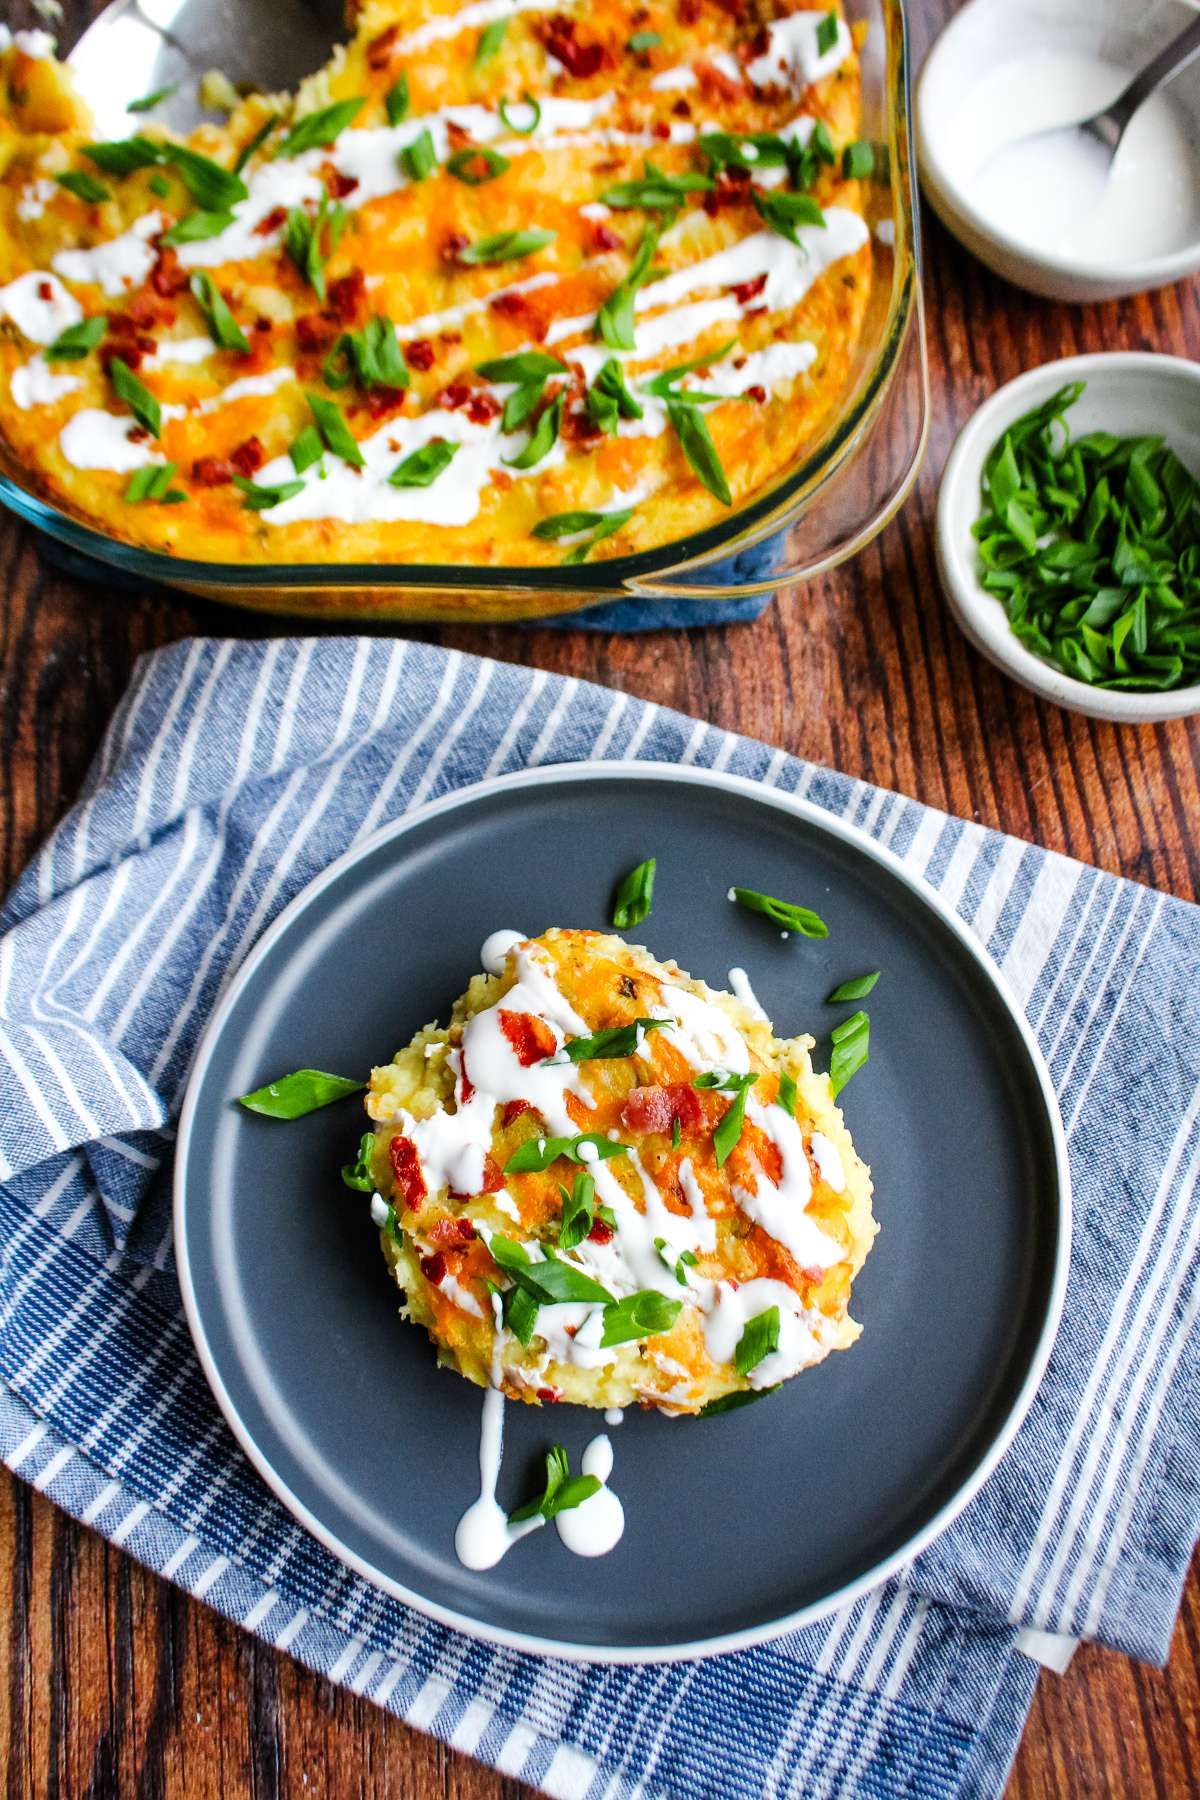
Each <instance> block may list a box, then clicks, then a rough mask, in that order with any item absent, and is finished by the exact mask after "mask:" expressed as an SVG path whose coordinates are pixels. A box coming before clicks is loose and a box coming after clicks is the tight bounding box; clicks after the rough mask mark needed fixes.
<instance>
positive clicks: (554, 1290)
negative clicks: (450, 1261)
mask: <svg viewBox="0 0 1200 1800" xmlns="http://www.w3.org/2000/svg"><path fill="white" fill-rule="evenodd" d="M488 1249H489V1250H490V1251H491V1253H492V1257H493V1259H494V1261H495V1262H497V1263H498V1264H499V1265H500V1267H501V1268H502V1269H503V1270H504V1273H505V1274H506V1275H507V1276H509V1278H510V1279H511V1280H512V1281H514V1282H516V1284H517V1286H518V1287H522V1288H524V1289H525V1290H526V1292H527V1293H529V1294H531V1295H532V1296H533V1298H534V1299H535V1300H536V1301H537V1302H538V1305H539V1306H560V1305H562V1304H563V1303H564V1302H574V1301H579V1300H584V1301H595V1302H597V1303H599V1304H601V1305H604V1306H607V1305H610V1304H611V1302H612V1295H611V1294H610V1293H609V1291H608V1289H607V1288H605V1287H602V1286H601V1284H600V1283H599V1282H598V1281H595V1280H594V1279H593V1278H592V1276H590V1275H589V1274H587V1273H586V1271H585V1270H583V1269H580V1268H577V1267H576V1265H575V1264H574V1263H569V1262H563V1261H562V1259H561V1258H560V1257H559V1256H558V1255H557V1254H556V1253H555V1252H554V1251H553V1250H552V1249H550V1247H549V1246H548V1245H547V1246H544V1247H543V1260H542V1261H541V1262H534V1260H533V1259H532V1257H531V1256H530V1255H529V1252H528V1251H527V1250H526V1249H525V1246H524V1245H523V1244H518V1243H516V1242H515V1241H514V1240H513V1239H512V1238H507V1237H501V1236H500V1235H499V1233H497V1234H496V1235H495V1236H494V1237H493V1238H492V1239H491V1240H490V1242H489V1244H488Z"/></svg>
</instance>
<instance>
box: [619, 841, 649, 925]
mask: <svg viewBox="0 0 1200 1800" xmlns="http://www.w3.org/2000/svg"><path fill="white" fill-rule="evenodd" d="M657 869H658V859H657V857H653V856H650V857H647V859H646V861H645V862H641V863H639V864H638V865H637V867H636V869H630V871H629V873H628V875H623V876H622V877H621V880H620V881H619V882H618V884H617V891H616V894H615V896H614V897H613V915H612V921H613V925H614V927H615V928H616V930H618V931H632V929H633V927H634V926H635V925H640V924H641V922H642V920H643V919H648V918H649V917H650V907H651V905H652V903H653V900H654V876H655V873H656V871H657Z"/></svg>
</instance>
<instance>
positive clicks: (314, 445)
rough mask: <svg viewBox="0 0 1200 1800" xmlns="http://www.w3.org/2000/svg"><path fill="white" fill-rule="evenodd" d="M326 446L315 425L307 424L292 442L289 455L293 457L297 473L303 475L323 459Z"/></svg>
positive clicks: (293, 465)
mask: <svg viewBox="0 0 1200 1800" xmlns="http://www.w3.org/2000/svg"><path fill="white" fill-rule="evenodd" d="M324 451H325V446H324V444H323V443H322V442H321V434H320V432H319V431H318V430H317V428H316V426H315V425H306V426H305V427H304V430H303V431H302V432H301V433H300V435H299V437H298V438H295V439H294V440H293V442H292V445H291V448H290V449H289V450H288V455H289V456H290V457H291V459H292V467H293V469H295V471H296V473H297V475H303V473H304V471H305V470H306V469H311V468H312V466H313V464H314V463H318V462H320V460H321V457H322V456H323V454H324Z"/></svg>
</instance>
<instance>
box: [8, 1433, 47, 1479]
mask: <svg viewBox="0 0 1200 1800" xmlns="http://www.w3.org/2000/svg"><path fill="white" fill-rule="evenodd" d="M49 1429H50V1427H49V1426H48V1425H43V1424H42V1423H41V1422H40V1421H39V1422H38V1424H36V1425H34V1426H33V1427H32V1428H31V1429H30V1430H29V1431H28V1432H27V1433H26V1435H25V1436H24V1437H23V1438H22V1439H21V1441H20V1443H19V1444H18V1445H17V1447H16V1449H15V1450H14V1451H13V1453H12V1455H11V1456H8V1457H6V1458H5V1461H6V1462H7V1463H8V1466H9V1468H10V1469H12V1470H13V1471H14V1472H15V1471H16V1470H17V1469H19V1468H20V1467H21V1464H22V1463H23V1462H24V1461H25V1458H26V1457H27V1456H32V1455H33V1452H34V1451H35V1450H36V1449H37V1447H38V1445H39V1444H40V1443H41V1441H42V1439H43V1438H44V1437H45V1435H46V1433H47V1431H48V1430H49Z"/></svg>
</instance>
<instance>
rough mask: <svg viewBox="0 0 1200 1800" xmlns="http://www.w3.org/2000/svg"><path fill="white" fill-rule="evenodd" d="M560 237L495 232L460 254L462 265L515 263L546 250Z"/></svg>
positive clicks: (548, 233) (535, 232)
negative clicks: (547, 246) (535, 252)
mask: <svg viewBox="0 0 1200 1800" xmlns="http://www.w3.org/2000/svg"><path fill="white" fill-rule="evenodd" d="M557 236H558V233H557V232H556V231H539V230H537V229H536V228H533V229H531V230H529V231H495V232H493V233H492V234H491V236H490V237H481V238H476V240H475V242H474V243H473V244H468V245H467V247H466V249H465V250H460V251H459V252H458V260H459V262H460V263H468V264H473V263H484V264H491V263H504V262H515V261H516V259H517V258H518V257H521V256H532V255H533V253H534V251H535V250H544V249H545V248H546V245H547V244H552V243H553V242H554V240H555V238H556V237H557Z"/></svg>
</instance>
